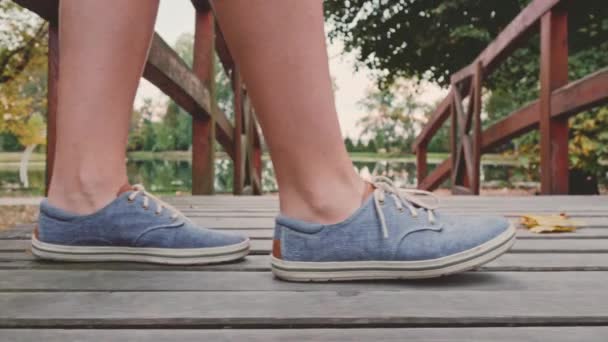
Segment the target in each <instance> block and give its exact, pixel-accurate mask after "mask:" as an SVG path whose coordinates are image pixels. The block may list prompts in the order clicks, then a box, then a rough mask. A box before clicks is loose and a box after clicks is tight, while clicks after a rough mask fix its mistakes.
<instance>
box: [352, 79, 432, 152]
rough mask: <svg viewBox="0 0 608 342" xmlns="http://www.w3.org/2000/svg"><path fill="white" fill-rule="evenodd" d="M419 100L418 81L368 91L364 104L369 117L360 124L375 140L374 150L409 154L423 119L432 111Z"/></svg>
mask: <svg viewBox="0 0 608 342" xmlns="http://www.w3.org/2000/svg"><path fill="white" fill-rule="evenodd" d="M415 97H416V87H415V84H414V82H410V81H407V80H403V79H402V80H399V81H398V82H395V83H393V85H392V86H391V87H389V88H380V89H373V90H369V91H368V93H367V95H366V97H365V98H364V99H363V100H362V101H361V102H360V105H361V106H362V107H363V108H365V109H366V110H367V113H368V114H367V115H366V116H365V117H363V118H362V119H361V120H360V121H359V122H358V124H359V125H360V126H361V127H362V128H363V130H362V133H361V135H362V136H363V137H366V138H368V139H370V142H371V141H373V145H372V146H373V148H374V150H380V149H382V150H385V151H398V152H405V151H407V150H408V149H409V146H410V145H411V143H412V142H413V140H414V138H415V136H416V129H417V128H418V126H419V124H420V122H419V120H420V119H421V116H422V114H423V113H424V112H425V110H428V108H427V107H426V106H425V105H423V104H420V103H418V102H417V101H416V99H415ZM368 144H369V143H368Z"/></svg>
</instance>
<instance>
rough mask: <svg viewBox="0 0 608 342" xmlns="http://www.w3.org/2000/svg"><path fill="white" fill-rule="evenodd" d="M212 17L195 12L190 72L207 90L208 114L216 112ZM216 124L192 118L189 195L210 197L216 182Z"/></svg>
mask: <svg viewBox="0 0 608 342" xmlns="http://www.w3.org/2000/svg"><path fill="white" fill-rule="evenodd" d="M214 27H215V25H214V19H213V13H212V12H211V11H210V10H200V9H197V10H196V18H195V29H194V56H193V63H192V71H193V72H194V74H195V75H196V76H197V77H198V78H199V79H200V80H201V81H202V82H203V83H204V84H205V85H206V86H207V88H208V89H209V93H210V94H209V95H210V98H211V103H210V105H211V106H210V107H211V108H210V110H211V111H215V110H216V101H215V79H214V76H215V71H214V56H215V51H214V50H215V49H214V45H215V44H214V42H215V37H214V34H215V32H214V31H215V29H214ZM214 145H215V122H214V120H213V119H212V118H211V116H206V115H200V113H199V115H193V116H192V194H193V195H209V194H212V193H213V183H214V178H215V165H214V163H215V148H214Z"/></svg>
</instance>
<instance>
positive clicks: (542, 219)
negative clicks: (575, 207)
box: [521, 213, 581, 233]
mask: <svg viewBox="0 0 608 342" xmlns="http://www.w3.org/2000/svg"><path fill="white" fill-rule="evenodd" d="M521 223H522V225H524V226H525V227H526V228H528V229H530V231H531V232H533V233H557V232H573V231H575V230H576V227H577V226H580V225H581V223H580V222H576V221H574V220H571V219H569V218H568V216H567V215H566V214H564V213H561V214H559V215H531V214H529V215H523V216H522V217H521Z"/></svg>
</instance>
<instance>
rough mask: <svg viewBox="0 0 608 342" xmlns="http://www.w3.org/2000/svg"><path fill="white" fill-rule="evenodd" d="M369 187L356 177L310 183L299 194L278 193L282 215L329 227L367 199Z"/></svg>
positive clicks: (292, 192)
mask: <svg viewBox="0 0 608 342" xmlns="http://www.w3.org/2000/svg"><path fill="white" fill-rule="evenodd" d="M367 192H368V186H367V183H366V182H365V181H363V180H362V179H361V178H360V177H359V176H356V177H354V178H352V179H336V180H331V181H328V180H325V181H324V182H323V184H312V185H311V184H309V185H308V186H307V187H305V188H303V189H301V190H300V191H284V192H281V194H280V196H281V212H282V214H284V215H286V216H288V217H291V218H294V219H298V220H302V221H307V222H315V223H322V224H332V223H337V222H341V221H343V220H345V219H346V218H348V217H349V216H350V215H352V213H353V212H355V211H356V210H357V209H358V208H359V207H361V204H362V203H363V201H364V200H365V198H367V196H366V194H367Z"/></svg>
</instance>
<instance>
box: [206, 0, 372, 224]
mask: <svg viewBox="0 0 608 342" xmlns="http://www.w3.org/2000/svg"><path fill="white" fill-rule="evenodd" d="M214 6H215V10H216V13H217V16H218V20H219V23H220V25H221V28H222V32H223V33H224V36H225V37H226V40H227V43H228V46H229V48H230V51H231V53H232V54H233V56H234V57H235V59H236V61H237V63H238V65H239V66H240V69H241V73H242V75H243V78H244V80H245V83H246V84H247V85H248V91H249V92H250V94H251V98H252V101H253V104H254V106H255V108H256V112H257V113H258V116H259V120H260V124H261V126H262V129H263V131H264V136H265V138H266V140H267V142H268V145H269V148H270V152H271V154H272V161H273V164H274V168H275V172H276V176H277V181H278V184H279V190H280V203H281V211H282V213H284V214H286V215H288V216H291V217H293V218H298V219H301V220H307V221H313V222H324V223H331V222H337V221H340V220H342V219H344V218H346V217H348V216H349V215H350V214H351V213H352V212H353V211H354V210H355V209H356V208H358V207H359V206H360V205H361V199H362V196H363V192H364V183H363V181H362V180H361V178H360V177H359V176H358V175H357V174H356V172H355V171H354V169H353V166H352V162H351V160H350V159H349V156H348V154H347V152H346V149H345V147H344V144H343V142H342V136H341V134H340V127H339V123H338V116H337V113H336V109H335V104H334V98H333V91H332V84H331V79H330V76H329V67H328V58H327V51H326V47H325V34H324V31H323V4H322V1H321V0H306V1H284V0H265V1H247V0H230V1H226V0H219V1H215V2H214Z"/></svg>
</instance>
